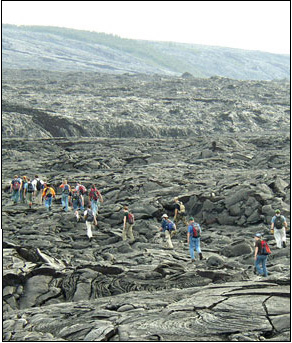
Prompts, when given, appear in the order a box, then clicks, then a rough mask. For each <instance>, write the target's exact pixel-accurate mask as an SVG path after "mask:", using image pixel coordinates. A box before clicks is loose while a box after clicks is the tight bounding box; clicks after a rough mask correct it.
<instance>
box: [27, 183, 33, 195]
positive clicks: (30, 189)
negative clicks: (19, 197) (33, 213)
mask: <svg viewBox="0 0 292 343" xmlns="http://www.w3.org/2000/svg"><path fill="white" fill-rule="evenodd" d="M27 192H28V193H33V192H34V187H33V184H32V183H31V182H28V183H27Z"/></svg>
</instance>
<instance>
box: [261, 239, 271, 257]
mask: <svg viewBox="0 0 292 343" xmlns="http://www.w3.org/2000/svg"><path fill="white" fill-rule="evenodd" d="M261 247H262V249H261V255H270V254H271V249H270V247H269V245H268V243H267V242H266V241H261Z"/></svg>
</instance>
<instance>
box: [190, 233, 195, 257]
mask: <svg viewBox="0 0 292 343" xmlns="http://www.w3.org/2000/svg"><path fill="white" fill-rule="evenodd" d="M189 250H190V255H191V259H192V260H194V259H195V251H194V239H193V238H192V237H190V243H189Z"/></svg>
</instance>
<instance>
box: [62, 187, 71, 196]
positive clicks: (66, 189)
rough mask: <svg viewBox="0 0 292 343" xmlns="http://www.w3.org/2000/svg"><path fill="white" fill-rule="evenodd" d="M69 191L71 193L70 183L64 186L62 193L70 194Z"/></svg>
mask: <svg viewBox="0 0 292 343" xmlns="http://www.w3.org/2000/svg"><path fill="white" fill-rule="evenodd" d="M69 193H70V189H69V185H65V186H64V188H63V192H62V194H66V195H69Z"/></svg>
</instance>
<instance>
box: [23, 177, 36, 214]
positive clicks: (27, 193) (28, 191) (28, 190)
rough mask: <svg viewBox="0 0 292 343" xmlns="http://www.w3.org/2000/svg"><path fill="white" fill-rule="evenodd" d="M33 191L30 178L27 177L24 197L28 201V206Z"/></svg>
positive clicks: (30, 202) (30, 204) (30, 203)
mask: <svg viewBox="0 0 292 343" xmlns="http://www.w3.org/2000/svg"><path fill="white" fill-rule="evenodd" d="M34 192H35V188H34V185H33V183H32V182H31V181H30V178H27V183H26V185H25V188H24V198H25V200H26V201H27V202H28V206H29V208H31V206H32V197H33V194H34Z"/></svg>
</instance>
